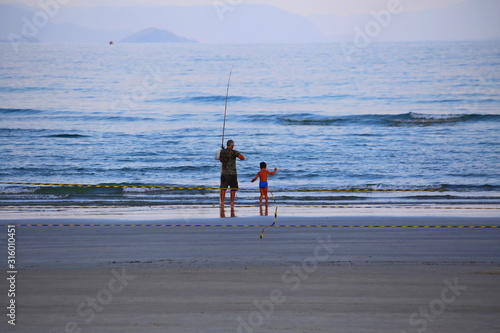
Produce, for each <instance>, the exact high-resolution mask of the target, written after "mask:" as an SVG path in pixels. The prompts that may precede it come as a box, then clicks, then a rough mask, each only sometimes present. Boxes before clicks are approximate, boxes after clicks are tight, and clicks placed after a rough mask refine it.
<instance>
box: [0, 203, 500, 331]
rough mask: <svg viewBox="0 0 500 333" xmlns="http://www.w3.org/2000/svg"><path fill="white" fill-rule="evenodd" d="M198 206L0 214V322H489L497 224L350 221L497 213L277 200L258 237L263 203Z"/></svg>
mask: <svg viewBox="0 0 500 333" xmlns="http://www.w3.org/2000/svg"><path fill="white" fill-rule="evenodd" d="M209 211H210V214H212V215H216V216H215V217H214V216H212V215H209V216H210V218H203V214H202V213H201V212H200V210H196V211H195V210H193V211H191V212H189V213H186V212H183V213H182V214H181V213H178V214H181V215H180V216H173V215H171V214H169V215H168V216H166V215H163V218H161V216H162V215H161V214H162V213H163V214H165V213H168V211H167V212H160V211H156V212H155V214H152V215H148V214H142V219H141V218H140V216H141V214H139V213H137V214H132V213H131V214H130V215H127V212H120V213H119V214H117V212H116V211H107V212H106V213H105V214H101V215H99V214H100V213H99V212H96V213H95V214H87V215H86V214H84V213H81V212H80V213H78V214H75V213H74V211H67V210H65V211H59V212H57V211H45V212H41V211H38V212H31V213H26V212H23V213H22V214H17V213H16V212H14V211H13V212H8V214H7V213H6V214H2V216H1V217H0V224H2V225H4V226H0V228H2V229H1V230H2V234H4V235H5V233H6V231H7V227H6V226H5V225H7V224H12V223H15V224H17V225H18V226H17V227H16V228H15V229H16V260H17V267H16V269H17V275H16V296H15V300H16V325H15V326H12V325H10V324H8V323H7V321H8V319H9V318H8V317H7V316H4V319H3V320H2V322H0V331H2V332H50V333H52V332H54V333H55V332H397V333H401V332H408V333H409V332H499V331H500V315H499V313H500V228H484V229H483V228H473V229H472V228H402V227H384V228H379V227H370V228H369V227H359V226H367V225H371V226H382V225H384V226H389V225H395V226H404V225H407V226H412V225H419V226H458V225H462V226H470V225H475V226H482V225H484V226H499V225H500V218H499V217H498V211H495V210H491V211H484V212H483V211H479V210H478V211H474V210H470V211H465V210H463V211H450V210H444V211H441V210H440V211H437V210H432V211H430V210H422V211H420V210H419V211H415V210H400V211H397V212H396V213H395V212H394V211H391V212H387V211H384V212H382V211H381V210H378V211H372V214H371V215H370V214H369V212H367V211H366V210H358V211H355V210H354V211H350V212H349V214H347V211H346V210H343V211H342V212H339V211H338V210H337V211H332V210H322V211H320V212H318V211H317V209H316V212H315V213H314V214H312V213H311V211H308V210H305V209H303V210H297V211H293V212H291V210H289V211H286V209H283V211H284V214H283V215H280V216H279V217H278V224H279V225H290V227H278V228H267V229H266V233H265V236H264V238H263V239H260V238H259V234H260V232H261V227H257V226H255V225H266V224H268V223H270V222H272V214H273V211H272V210H271V212H270V214H269V216H258V213H257V212H256V211H255V210H254V211H253V214H254V215H253V216H252V212H250V211H247V210H240V209H238V208H237V209H236V215H237V216H239V217H238V218H226V219H221V218H218V217H217V215H218V214H219V211H218V209H215V212H214V209H212V210H209ZM227 213H228V215H229V214H230V212H229V209H228V212H227ZM301 214H302V215H303V216H300V215H301ZM165 216H166V218H165ZM33 223H42V224H71V223H84V224H107V225H113V224H129V225H130V224H134V225H139V224H145V225H153V224H197V225H200V224H204V225H218V226H207V227H199V226H198V227H161V226H128V227H125V226H108V227H102V226H100V227H88V226H75V227H68V226H66V227H57V226H55V227H47V226H46V227H36V226H19V225H24V224H33ZM223 225H231V227H227V226H226V227H225V226H223ZM245 225H250V226H245ZM295 225H313V226H323V227H294V226H295ZM339 225H345V226H348V225H352V226H353V227H324V226H339ZM3 239H4V240H5V239H6V237H5V236H4V237H3ZM2 244H5V243H4V242H3V241H2ZM2 248H3V249H4V250H2V252H3V253H4V254H3V257H4V259H2V266H1V267H2V270H3V271H4V274H5V275H7V267H6V266H5V262H6V259H7V258H6V257H7V253H6V252H7V251H6V246H2ZM7 277H8V275H7ZM8 289H9V283H8V281H7V280H6V279H2V280H1V283H0V291H1V294H2V295H4V296H2V297H3V300H2V302H3V304H4V305H5V306H7V305H8V301H9V299H8V298H7V296H6V294H7V291H8Z"/></svg>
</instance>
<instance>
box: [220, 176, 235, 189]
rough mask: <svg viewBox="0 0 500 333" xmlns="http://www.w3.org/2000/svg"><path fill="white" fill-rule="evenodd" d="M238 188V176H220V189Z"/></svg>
mask: <svg viewBox="0 0 500 333" xmlns="http://www.w3.org/2000/svg"><path fill="white" fill-rule="evenodd" d="M228 186H229V187H230V188H238V176H237V175H220V188H227V187H228Z"/></svg>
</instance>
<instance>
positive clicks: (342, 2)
mask: <svg viewBox="0 0 500 333" xmlns="http://www.w3.org/2000/svg"><path fill="white" fill-rule="evenodd" d="M53 1H57V2H58V3H59V4H61V5H64V6H67V7H73V6H74V7H94V6H104V5H107V6H129V5H166V6H167V5H174V6H194V5H208V6H214V5H216V4H219V5H228V6H237V5H238V4H251V3H259V4H268V5H272V6H275V7H278V8H281V9H284V10H287V11H289V12H292V13H295V14H299V15H302V16H309V15H312V14H333V15H338V16H349V15H354V14H361V13H369V12H370V11H372V10H374V9H375V10H376V9H379V8H380V9H381V8H385V7H387V4H388V3H389V2H390V1H400V3H401V4H403V5H404V6H403V7H404V9H405V11H420V10H426V9H434V8H445V7H447V6H449V5H453V4H456V3H460V2H464V1H465V0H417V1H415V0H0V4H12V3H17V4H25V5H29V6H33V7H38V6H39V4H40V3H50V2H53Z"/></svg>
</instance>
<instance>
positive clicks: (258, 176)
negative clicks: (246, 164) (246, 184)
mask: <svg viewBox="0 0 500 333" xmlns="http://www.w3.org/2000/svg"><path fill="white" fill-rule="evenodd" d="M257 178H259V174H257V176H255V178H254V179H252V180H251V182H252V183H253V182H254V181H256V180H257Z"/></svg>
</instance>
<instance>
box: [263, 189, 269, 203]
mask: <svg viewBox="0 0 500 333" xmlns="http://www.w3.org/2000/svg"><path fill="white" fill-rule="evenodd" d="M264 196H265V197H266V206H269V196H268V195H267V187H266V188H265V189H264Z"/></svg>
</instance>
